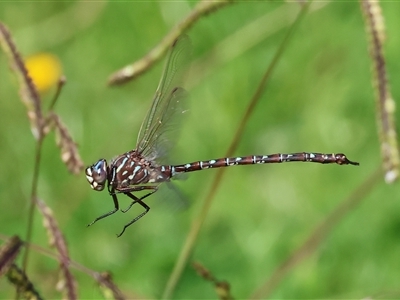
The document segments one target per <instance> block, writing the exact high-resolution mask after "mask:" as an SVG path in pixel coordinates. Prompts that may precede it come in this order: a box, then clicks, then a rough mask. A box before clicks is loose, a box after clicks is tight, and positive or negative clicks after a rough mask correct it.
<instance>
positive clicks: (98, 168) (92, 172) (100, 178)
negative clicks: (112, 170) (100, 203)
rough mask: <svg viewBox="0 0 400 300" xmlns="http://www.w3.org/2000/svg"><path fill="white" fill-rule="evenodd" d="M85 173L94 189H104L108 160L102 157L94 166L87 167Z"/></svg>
mask: <svg viewBox="0 0 400 300" xmlns="http://www.w3.org/2000/svg"><path fill="white" fill-rule="evenodd" d="M85 173H86V178H87V180H88V182H89V183H90V186H91V187H92V189H94V190H96V191H102V190H103V189H104V186H105V183H106V180H107V161H106V160H105V159H100V160H99V161H98V162H96V163H95V164H93V165H92V166H90V167H87V168H86V172H85Z"/></svg>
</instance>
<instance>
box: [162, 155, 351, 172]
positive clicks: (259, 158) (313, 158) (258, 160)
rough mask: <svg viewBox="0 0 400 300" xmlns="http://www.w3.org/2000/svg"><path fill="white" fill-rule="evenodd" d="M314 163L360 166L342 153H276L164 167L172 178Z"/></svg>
mask: <svg viewBox="0 0 400 300" xmlns="http://www.w3.org/2000/svg"><path fill="white" fill-rule="evenodd" d="M298 161H300V162H314V163H320V164H338V165H349V164H351V165H358V163H356V162H352V161H350V160H348V159H347V158H346V156H345V155H344V154H342V153H338V154H334V153H332V154H324V153H309V152H299V153H290V154H284V153H276V154H270V155H250V156H238V157H226V158H218V159H211V160H203V161H196V162H192V163H187V164H182V165H175V166H164V170H168V172H170V174H171V176H174V175H176V174H179V173H185V172H193V171H199V170H204V169H212V168H221V167H230V166H237V165H255V164H267V163H268V164H270V163H283V162H298Z"/></svg>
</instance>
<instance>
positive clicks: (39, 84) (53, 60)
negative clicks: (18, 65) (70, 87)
mask: <svg viewBox="0 0 400 300" xmlns="http://www.w3.org/2000/svg"><path fill="white" fill-rule="evenodd" d="M25 66H26V68H27V70H28V73H29V75H30V76H31V78H32V80H33V83H34V84H35V86H36V88H37V89H38V91H39V92H40V93H43V92H45V91H47V90H48V89H50V88H51V87H52V86H54V85H55V84H56V83H57V82H58V80H59V79H60V76H61V63H60V61H59V59H58V58H57V57H56V56H55V55H53V54H51V53H38V54H35V55H32V56H30V57H28V58H27V59H26V60H25Z"/></svg>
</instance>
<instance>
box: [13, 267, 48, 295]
mask: <svg viewBox="0 0 400 300" xmlns="http://www.w3.org/2000/svg"><path fill="white" fill-rule="evenodd" d="M7 278H8V280H9V281H10V282H11V283H12V284H14V285H15V286H16V288H17V291H18V294H19V295H21V296H23V297H24V298H25V299H31V300H40V299H43V298H42V297H41V296H40V295H39V293H38V292H37V291H36V289H35V287H34V286H33V284H32V282H30V281H29V278H28V277H27V276H26V274H25V272H24V271H22V270H21V269H20V268H18V267H17V265H16V264H12V265H11V268H10V269H9V270H8V272H7Z"/></svg>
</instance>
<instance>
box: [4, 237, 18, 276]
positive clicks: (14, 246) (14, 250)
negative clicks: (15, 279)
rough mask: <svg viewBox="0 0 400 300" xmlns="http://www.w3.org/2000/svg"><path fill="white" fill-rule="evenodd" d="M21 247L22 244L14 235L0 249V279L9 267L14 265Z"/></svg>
mask: <svg viewBox="0 0 400 300" xmlns="http://www.w3.org/2000/svg"><path fill="white" fill-rule="evenodd" d="M22 245H23V243H22V241H21V240H20V238H19V237H18V236H16V235H15V236H13V237H11V238H10V239H9V240H8V241H7V243H6V244H5V245H3V246H2V247H1V248H0V277H1V276H2V275H4V274H5V273H7V271H8V269H9V268H10V266H11V265H12V264H13V263H14V260H15V259H16V258H17V256H18V253H19V250H20V249H21V246H22Z"/></svg>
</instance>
